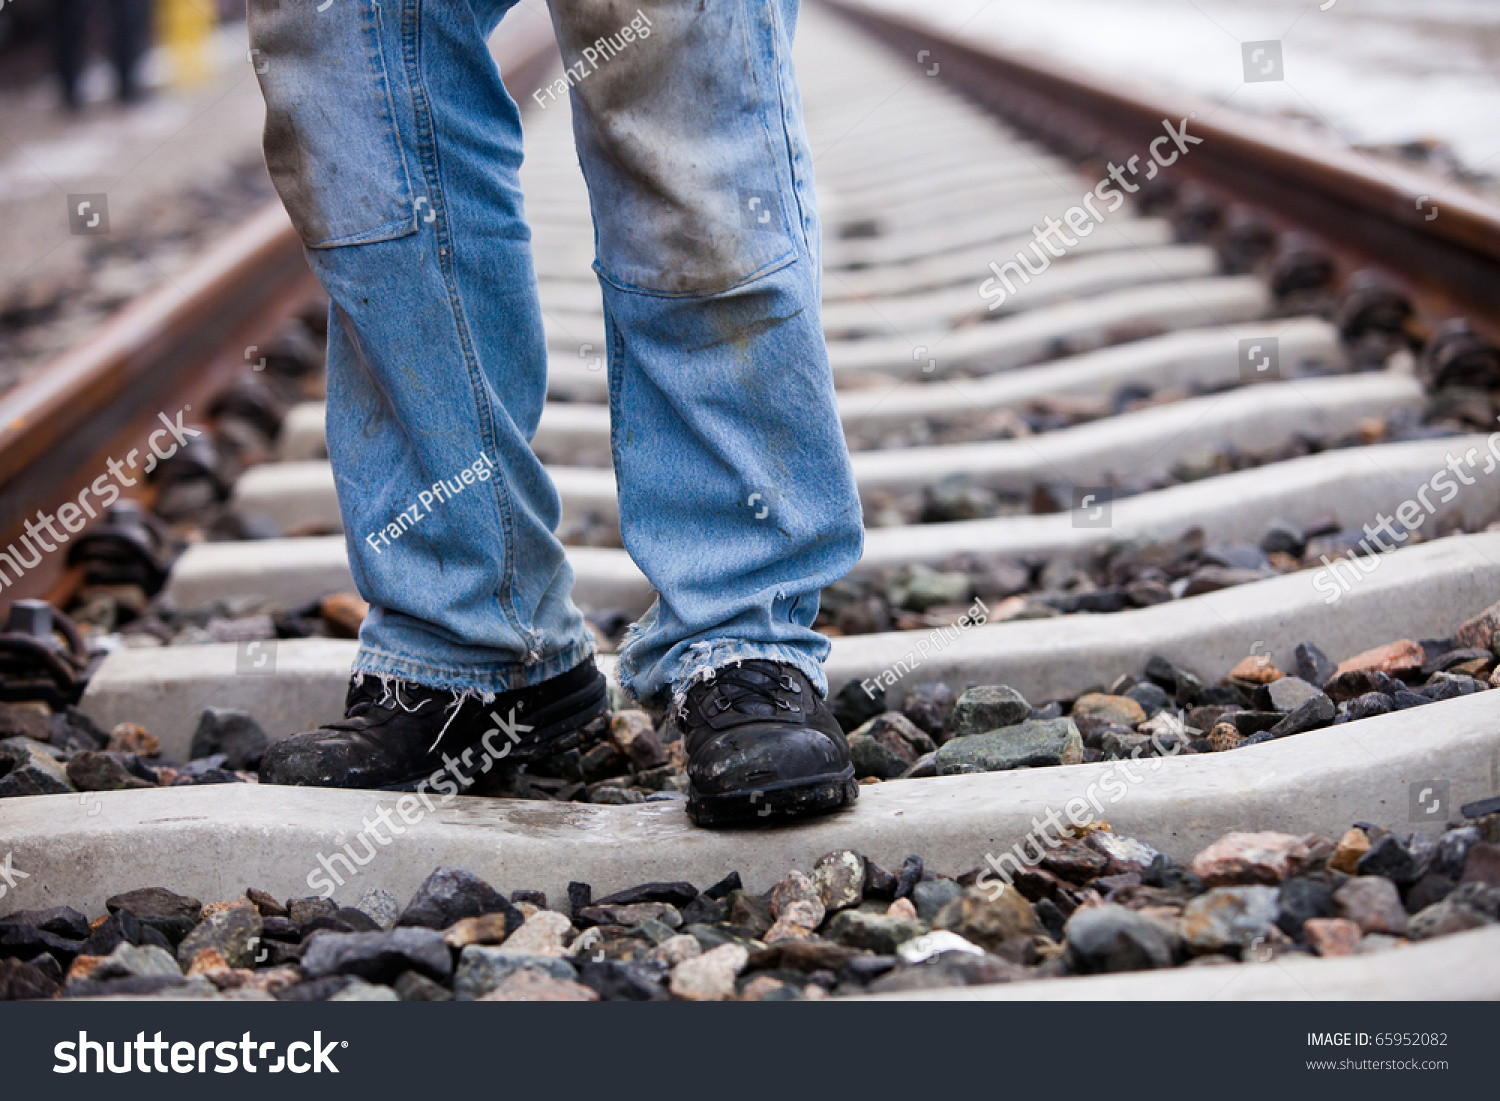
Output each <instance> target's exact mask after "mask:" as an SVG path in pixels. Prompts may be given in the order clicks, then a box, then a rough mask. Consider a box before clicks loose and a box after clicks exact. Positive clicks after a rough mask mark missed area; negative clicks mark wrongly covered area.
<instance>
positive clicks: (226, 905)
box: [198, 898, 259, 922]
mask: <svg viewBox="0 0 1500 1101" xmlns="http://www.w3.org/2000/svg"><path fill="white" fill-rule="evenodd" d="M240 906H249V907H251V908H252V909H256V912H257V913H259V909H258V908H257V907H256V906H255V903H253V902H251V901H250V900H249V899H248V898H221V899H220V900H219V901H218V902H210V903H209V904H208V905H207V906H205V907H203V913H202V914H200V915H199V917H198V920H199V921H200V922H204V921H207V920H208V919H209V918H211V917H213V916H214V915H215V914H222V913H224V912H225V911H226V910H233V909H236V908H238V907H240Z"/></svg>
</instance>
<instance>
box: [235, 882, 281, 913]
mask: <svg viewBox="0 0 1500 1101" xmlns="http://www.w3.org/2000/svg"><path fill="white" fill-rule="evenodd" d="M245 897H246V898H248V899H249V900H250V901H251V902H253V903H254V904H255V908H256V909H257V910H259V911H260V916H261V917H286V907H285V906H283V905H282V904H281V903H279V902H277V901H276V900H275V899H274V898H272V897H271V896H270V895H269V894H267V893H266V892H265V891H262V890H259V889H258V888H255V887H247V888H246V889H245Z"/></svg>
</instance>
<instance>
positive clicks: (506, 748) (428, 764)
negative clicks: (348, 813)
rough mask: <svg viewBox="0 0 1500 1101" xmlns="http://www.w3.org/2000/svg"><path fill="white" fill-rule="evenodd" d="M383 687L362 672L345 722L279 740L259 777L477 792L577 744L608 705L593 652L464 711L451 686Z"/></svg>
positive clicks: (393, 683)
mask: <svg viewBox="0 0 1500 1101" xmlns="http://www.w3.org/2000/svg"><path fill="white" fill-rule="evenodd" d="M386 684H388V685H389V687H386ZM386 684H382V682H381V679H380V678H379V677H375V676H371V675H369V674H366V675H365V676H364V677H363V683H359V682H358V678H357V679H356V681H352V682H351V683H350V685H349V694H348V696H347V697H346V699H345V702H344V718H343V719H342V720H341V721H338V722H331V723H326V724H324V725H323V726H320V727H319V728H318V729H317V730H310V731H308V732H307V733H304V734H294V735H293V736H292V737H290V738H287V739H285V740H284V741H280V742H276V743H274V744H272V746H271V748H270V749H268V750H266V754H265V757H264V758H263V759H262V760H261V765H260V779H261V783H264V784H300V785H305V786H309V787H335V788H379V789H381V790H384V791H416V790H418V789H419V787H424V786H425V787H426V788H429V789H431V790H433V791H435V792H437V793H438V794H440V795H449V794H454V793H464V792H471V791H473V792H475V793H477V792H478V791H482V790H485V789H487V788H489V787H492V786H494V782H495V781H496V780H497V779H499V778H500V777H501V776H503V775H506V774H508V773H510V772H512V771H514V769H515V767H516V766H518V765H521V764H532V763H536V762H540V761H542V760H545V759H546V758H548V757H550V756H552V755H553V754H556V753H561V752H565V751H566V750H569V749H575V748H577V747H578V746H579V745H580V744H581V742H582V741H583V740H584V730H583V728H584V727H586V726H587V725H588V724H589V723H590V722H592V721H593V720H594V719H595V718H597V717H598V716H600V715H603V714H604V713H605V712H606V711H608V709H609V695H608V692H607V690H606V687H605V683H604V677H603V676H601V675H600V673H599V670H598V669H596V668H595V667H594V661H593V659H592V658H590V659H588V660H586V661H583V662H581V663H580V664H578V665H576V666H574V667H573V668H572V669H570V670H568V671H567V672H566V673H562V674H560V675H558V676H555V677H553V678H552V679H551V680H548V681H543V682H542V683H541V684H538V685H534V686H532V687H530V688H518V689H516V690H514V691H511V692H502V693H501V694H499V695H498V696H496V697H495V699H494V700H493V701H491V702H490V703H481V702H480V701H479V700H477V699H474V698H472V697H471V698H467V699H465V700H464V701H463V704H462V705H461V706H460V707H459V708H458V713H457V714H454V711H453V692H452V691H450V690H449V689H446V688H426V687H423V686H421V685H417V684H412V683H411V682H409V681H399V680H388V681H387V682H386ZM497 765H498V766H500V767H499V771H498V772H497V771H495V769H496V766H497ZM424 781H425V785H424V783H423V782H424Z"/></svg>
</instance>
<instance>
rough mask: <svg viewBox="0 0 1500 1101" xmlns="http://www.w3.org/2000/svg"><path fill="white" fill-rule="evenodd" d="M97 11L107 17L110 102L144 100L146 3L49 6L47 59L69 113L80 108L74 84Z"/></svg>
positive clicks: (64, 0) (103, 0)
mask: <svg viewBox="0 0 1500 1101" xmlns="http://www.w3.org/2000/svg"><path fill="white" fill-rule="evenodd" d="M100 6H102V7H104V8H107V9H108V12H109V35H108V39H107V45H108V49H107V51H106V52H107V54H108V56H109V62H110V65H111V66H112V67H113V68H114V71H115V98H116V99H118V100H119V101H120V102H121V103H137V102H139V101H140V100H141V99H142V97H143V95H144V92H143V89H142V87H141V81H140V68H141V61H142V59H143V58H144V57H145V55H146V50H147V49H148V48H149V47H150V45H151V0H98V2H97V3H96V0H52V58H53V64H54V65H55V67H56V69H57V78H58V82H59V83H60V84H61V85H62V98H63V104H64V105H65V106H66V107H67V108H68V109H69V110H73V111H76V110H77V109H78V108H79V106H80V104H81V102H82V100H81V99H80V91H79V82H80V81H81V80H82V78H83V73H84V69H85V68H86V66H87V65H88V61H89V57H90V54H91V50H90V48H89V46H90V43H89V37H90V36H89V27H90V24H91V22H92V21H93V20H92V16H93V15H94V13H95V11H96V10H97V8H98V7H100Z"/></svg>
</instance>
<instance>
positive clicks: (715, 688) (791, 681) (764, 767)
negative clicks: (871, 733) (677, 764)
mask: <svg viewBox="0 0 1500 1101" xmlns="http://www.w3.org/2000/svg"><path fill="white" fill-rule="evenodd" d="M677 721H678V723H679V724H680V725H681V727H682V730H683V740H684V744H685V747H686V749H687V752H688V780H689V784H688V814H689V815H691V816H692V819H693V821H694V822H695V823H696V824H697V825H700V826H728V825H743V824H750V825H761V824H764V825H776V824H779V823H782V822H785V821H786V820H787V818H788V817H798V816H802V815H809V814H821V813H824V812H826V811H831V810H836V809H838V808H839V807H841V806H844V805H845V804H846V803H852V802H854V800H855V799H857V798H858V797H859V786H858V785H857V784H856V783H855V782H854V766H853V765H852V764H850V763H849V743H848V742H847V741H846V740H845V738H844V733H843V731H842V730H840V729H839V724H838V723H836V722H835V721H834V719H833V713H832V712H831V711H829V710H828V708H827V707H826V706H825V705H824V703H823V699H822V697H820V696H819V695H818V693H817V690H816V689H814V688H813V686H812V684H811V682H810V681H808V679H807V678H806V677H805V676H803V675H802V673H801V672H799V671H798V670H797V669H796V668H794V667H793V666H790V665H782V664H780V663H779V662H774V661H746V662H742V663H741V664H739V665H730V666H727V667H725V668H723V669H720V670H718V671H717V672H716V673H715V674H714V677H713V679H712V680H709V681H703V682H701V683H698V684H695V685H693V686H692V687H691V688H690V689H688V693H687V699H686V701H685V702H684V705H683V713H682V714H680V715H679V716H678V720H677Z"/></svg>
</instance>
